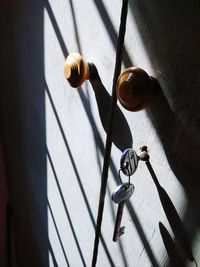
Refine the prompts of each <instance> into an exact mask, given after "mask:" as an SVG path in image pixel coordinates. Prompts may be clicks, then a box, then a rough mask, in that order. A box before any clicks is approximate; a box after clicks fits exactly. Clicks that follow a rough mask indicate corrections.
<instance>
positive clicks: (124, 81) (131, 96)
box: [116, 67, 154, 111]
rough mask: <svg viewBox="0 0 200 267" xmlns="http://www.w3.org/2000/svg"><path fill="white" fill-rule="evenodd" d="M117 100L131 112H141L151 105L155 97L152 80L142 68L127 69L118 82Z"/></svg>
mask: <svg viewBox="0 0 200 267" xmlns="http://www.w3.org/2000/svg"><path fill="white" fill-rule="evenodd" d="M116 90H117V98H118V99H119V102H120V103H121V105H122V106H123V107H124V108H125V109H127V110H129V111H139V110H142V109H144V108H146V107H147V106H149V104H150V103H151V100H152V98H153V95H154V87H153V83H152V78H151V77H150V76H149V75H148V74H147V73H146V72H145V71H144V70H143V69H141V68H137V67H130V68H127V69H125V70H124V71H123V72H122V73H121V74H120V76H119V78H118V80H117V88H116Z"/></svg>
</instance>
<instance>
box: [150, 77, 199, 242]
mask: <svg viewBox="0 0 200 267" xmlns="http://www.w3.org/2000/svg"><path fill="white" fill-rule="evenodd" d="M154 86H155V87H157V94H156V95H155V98H154V100H153V103H152V105H151V106H150V107H149V108H148V109H147V114H148V115H149V118H150V119H151V121H152V123H153V125H154V127H155V129H156V130H157V133H158V136H159V138H160V140H161V142H162V145H163V148H164V151H165V153H166V156H167V159H168V162H169V165H170V167H171V169H172V171H173V172H174V174H175V176H176V177H177V179H178V180H179V181H180V183H181V184H182V185H183V187H184V189H185V191H186V194H187V197H188V208H189V207H191V206H192V211H193V214H191V216H190V218H188V217H186V216H185V218H184V221H185V225H187V226H189V225H191V221H192V223H193V227H192V229H190V236H191V237H192V236H193V235H195V232H196V230H197V228H198V227H199V225H200V206H199V205H200V194H199V188H200V179H199V177H200V168H199V162H198V160H197V159H198V158H199V157H200V148H199V142H198V137H197V136H194V135H193V134H192V133H191V132H190V129H189V128H187V127H185V125H184V124H183V123H182V122H181V120H180V119H179V118H178V117H177V116H176V115H175V113H173V111H172V110H171V108H170V106H169V104H168V102H167V100H166V98H165V96H164V94H163V93H162V89H161V87H160V85H159V83H158V82H157V81H156V80H154Z"/></svg>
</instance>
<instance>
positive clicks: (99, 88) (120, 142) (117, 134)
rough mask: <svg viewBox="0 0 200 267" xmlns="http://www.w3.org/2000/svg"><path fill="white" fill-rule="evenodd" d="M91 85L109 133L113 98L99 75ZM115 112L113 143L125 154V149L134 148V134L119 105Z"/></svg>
mask: <svg viewBox="0 0 200 267" xmlns="http://www.w3.org/2000/svg"><path fill="white" fill-rule="evenodd" d="M90 83H91V85H92V88H93V90H94V93H95V98H96V102H97V107H98V111H99V116H100V119H101V123H102V125H103V128H104V130H105V132H106V133H108V129H109V123H110V121H109V118H110V117H109V114H110V111H111V104H112V97H111V96H110V95H109V93H108V91H107V90H106V88H105V87H104V85H103V83H102V81H101V79H100V77H99V75H98V73H97V75H96V78H95V79H94V80H92V79H91V80H90ZM114 112H115V115H114V120H113V125H112V142H113V143H114V144H115V146H116V147H117V148H119V149H120V150H121V151H122V152H123V151H124V150H125V149H127V148H131V147H132V145H133V140H132V134H131V130H130V127H129V125H128V122H127V120H126V118H125V116H124V114H123V113H122V111H121V110H120V108H119V107H118V105H117V104H116V105H115V111H114Z"/></svg>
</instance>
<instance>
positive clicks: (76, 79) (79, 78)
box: [64, 53, 97, 88]
mask: <svg viewBox="0 0 200 267" xmlns="http://www.w3.org/2000/svg"><path fill="white" fill-rule="evenodd" d="M64 75H65V78H66V79H67V80H68V82H69V84H70V85H71V87H74V88H77V87H79V86H81V85H82V83H83V82H84V81H86V80H89V79H95V77H96V76H97V70H96V67H95V65H94V64H93V63H86V62H85V60H84V59H83V57H82V56H81V55H80V54H79V53H71V54H69V55H68V57H67V58H66V60H65V64H64Z"/></svg>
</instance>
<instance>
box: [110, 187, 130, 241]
mask: <svg viewBox="0 0 200 267" xmlns="http://www.w3.org/2000/svg"><path fill="white" fill-rule="evenodd" d="M133 191H134V185H133V184H131V183H130V182H127V183H123V184H121V185H119V186H117V188H116V189H115V191H114V192H113V194H112V201H113V202H114V203H116V204H118V209H117V217H116V220H115V228H114V233H113V241H114V242H117V240H118V237H119V236H120V235H122V234H123V233H124V228H125V227H121V221H122V214H123V210H124V204H125V203H126V201H127V200H128V199H129V198H130V197H131V196H132V194H133Z"/></svg>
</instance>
